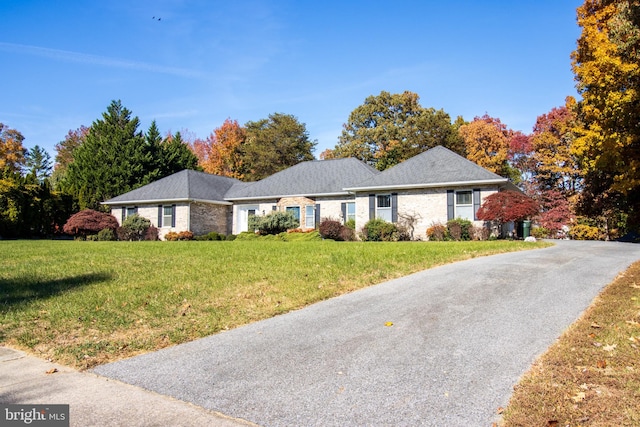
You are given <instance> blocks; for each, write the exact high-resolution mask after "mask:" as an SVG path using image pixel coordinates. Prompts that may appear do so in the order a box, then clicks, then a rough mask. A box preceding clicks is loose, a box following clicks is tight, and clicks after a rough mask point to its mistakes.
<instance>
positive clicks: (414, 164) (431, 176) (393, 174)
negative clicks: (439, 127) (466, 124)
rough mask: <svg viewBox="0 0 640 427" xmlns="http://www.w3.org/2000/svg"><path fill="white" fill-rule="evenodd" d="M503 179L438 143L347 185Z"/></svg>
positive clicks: (414, 185) (411, 185) (425, 184)
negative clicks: (379, 171) (356, 182)
mask: <svg viewBox="0 0 640 427" xmlns="http://www.w3.org/2000/svg"><path fill="white" fill-rule="evenodd" d="M506 181H507V179H506V178H503V177H501V176H500V175H497V174H495V173H493V172H490V171H488V170H487V169H485V168H483V167H481V166H479V165H477V164H476V163H474V162H472V161H470V160H468V159H466V158H464V157H462V156H460V155H459V154H456V153H454V152H453V151H451V150H449V149H447V148H445V147H442V146H437V147H434V148H432V149H430V150H427V151H425V152H423V153H421V154H418V155H417V156H414V157H412V158H410V159H407V160H405V161H404V162H402V163H399V164H397V165H395V166H393V167H391V168H389V169H387V170H385V171H383V172H381V173H380V174H379V175H377V176H374V177H372V178H370V179H368V180H366V181H362V182H360V183H358V184H357V185H356V186H352V187H349V188H348V189H350V190H365V189H375V188H419V187H433V186H437V185H439V184H443V185H444V184H447V185H452V184H456V183H458V184H462V183H473V182H478V183H480V182H484V183H486V182H495V183H502V182H506Z"/></svg>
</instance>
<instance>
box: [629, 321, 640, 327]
mask: <svg viewBox="0 0 640 427" xmlns="http://www.w3.org/2000/svg"><path fill="white" fill-rule="evenodd" d="M625 323H627V324H628V325H631V326H640V323H638V322H636V321H635V320H627V321H626V322H625Z"/></svg>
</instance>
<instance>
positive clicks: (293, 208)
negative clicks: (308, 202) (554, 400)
mask: <svg viewBox="0 0 640 427" xmlns="http://www.w3.org/2000/svg"><path fill="white" fill-rule="evenodd" d="M286 211H287V212H291V213H292V214H293V217H294V218H295V219H297V220H298V223H300V206H287V208H286Z"/></svg>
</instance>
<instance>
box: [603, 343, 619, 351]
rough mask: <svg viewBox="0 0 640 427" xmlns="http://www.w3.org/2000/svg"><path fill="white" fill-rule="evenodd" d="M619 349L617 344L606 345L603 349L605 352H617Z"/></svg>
mask: <svg viewBox="0 0 640 427" xmlns="http://www.w3.org/2000/svg"><path fill="white" fill-rule="evenodd" d="M616 347H617V344H609V345H605V346H604V347H602V349H603V350H604V351H613V350H615V349H616Z"/></svg>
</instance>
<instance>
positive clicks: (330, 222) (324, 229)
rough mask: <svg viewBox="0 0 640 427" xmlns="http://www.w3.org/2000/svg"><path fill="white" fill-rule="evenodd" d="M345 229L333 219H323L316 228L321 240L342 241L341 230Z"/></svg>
mask: <svg viewBox="0 0 640 427" xmlns="http://www.w3.org/2000/svg"><path fill="white" fill-rule="evenodd" d="M343 227H344V228H346V227H345V226H344V225H342V224H340V221H337V220H335V219H324V220H322V221H321V222H320V225H319V226H318V231H319V232H320V236H322V238H323V239H331V240H342V228H343Z"/></svg>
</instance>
